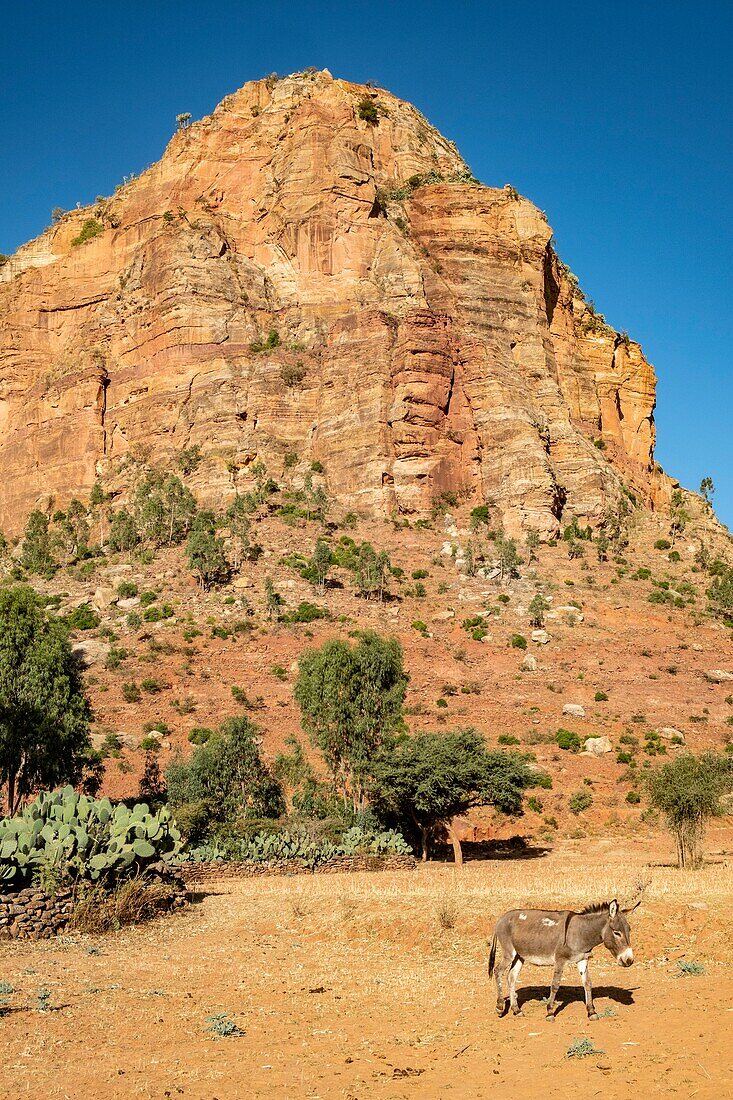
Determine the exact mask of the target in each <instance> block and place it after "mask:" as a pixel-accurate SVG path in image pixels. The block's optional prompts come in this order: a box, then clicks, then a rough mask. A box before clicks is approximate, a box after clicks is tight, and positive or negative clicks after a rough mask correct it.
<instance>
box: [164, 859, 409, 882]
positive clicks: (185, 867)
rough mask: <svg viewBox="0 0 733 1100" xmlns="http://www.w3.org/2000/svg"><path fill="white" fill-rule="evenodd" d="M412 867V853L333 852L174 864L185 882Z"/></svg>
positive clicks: (405, 869)
mask: <svg viewBox="0 0 733 1100" xmlns="http://www.w3.org/2000/svg"><path fill="white" fill-rule="evenodd" d="M415 867H416V862H415V858H414V856H397V855H395V856H370V855H362V856H334V857H333V859H329V860H326V861H325V862H324V863H320V864H318V866H317V867H313V868H311V867H306V866H305V865H304V864H303V863H301V862H300V861H299V860H296V859H281V860H270V861H266V862H261V861H255V860H232V861H228V860H212V861H211V862H208V863H182V864H181V865H180V867H179V868H177V870H178V873H179V874H180V876H181V878H182V879H183V880H184V881H185V882H187V883H198V882H209V881H212V880H214V879H222V878H254V877H256V876H257V875H303V874H320V875H328V874H339V873H344V872H355V871H412V870H414V868H415Z"/></svg>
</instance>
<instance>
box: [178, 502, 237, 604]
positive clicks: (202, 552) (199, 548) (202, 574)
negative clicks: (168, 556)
mask: <svg viewBox="0 0 733 1100" xmlns="http://www.w3.org/2000/svg"><path fill="white" fill-rule="evenodd" d="M186 554H187V556H188V566H189V569H191V571H192V572H193V573H195V574H196V576H197V577H198V579H199V584H200V585H201V587H202V588H203V589H207V588H210V587H211V586H212V584H216V583H217V582H218V581H223V580H226V578H227V577H228V576H229V573H230V571H231V570H230V567H229V561H228V559H227V555H226V550H225V547H224V541H223V539H220V538H219V536H218V535H217V533H216V518H215V516H214V513H213V512H199V514H198V515H197V516H196V519H195V520H194V521H193V525H192V527H191V531H190V534H189V536H188V541H187V543H186Z"/></svg>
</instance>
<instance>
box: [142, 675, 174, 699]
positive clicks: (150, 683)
mask: <svg viewBox="0 0 733 1100" xmlns="http://www.w3.org/2000/svg"><path fill="white" fill-rule="evenodd" d="M140 687H141V688H142V689H143V691H146V692H147V693H148V695H158V694H159V693H160V692H161V691H163V690H164V688H167V687H169V685H168V684H165V683H163V682H162V681H161V680H157V679H156V678H155V677H154V676H146V677H145V679H144V680H141V681H140Z"/></svg>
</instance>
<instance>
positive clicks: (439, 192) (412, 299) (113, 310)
mask: <svg viewBox="0 0 733 1100" xmlns="http://www.w3.org/2000/svg"><path fill="white" fill-rule="evenodd" d="M364 100H369V101H370V102H371V103H373V104H374V106H375V107H376V108H377V111H378V113H379V120H378V122H377V123H376V124H373V123H370V122H368V121H366V120H365V119H363V118H362V117H360V105H361V104H362V102H363V101H364ZM89 219H93V220H91V221H89ZM86 221H89V224H88V226H87V229H86V230H85V232H84V233H81V231H82V226H83V225H84V223H85V222H86ZM80 233H81V236H82V238H86V237H88V239H82V240H81V241H80V240H79V237H80ZM551 236H552V231H551V229H550V227H549V225H548V224H547V221H546V219H545V216H544V215H543V214H542V213H541V211H539V210H538V209H537V208H536V207H534V206H533V205H532V203H530V202H528V201H527V200H526V199H523V198H521V197H519V196H518V195H517V194H516V192H514V191H513V189H511V188H501V189H497V188H493V187H484V186H481V185H479V184H477V183H476V182H475V181H473V180H472V179H471V176H470V173H469V172H468V171H467V169H466V166H465V164H464V162H463V161H462V159H461V157H460V155H459V154H458V152H457V151H456V149H455V147H454V146H453V145H452V144H451V143H450V142H448V141H446V140H445V139H444V138H443V137H441V136H440V134H438V133H437V132H436V131H435V130H434V129H433V128H432V127H431V126H430V125H429V124H428V123H427V122H426V121H425V119H424V118H423V117H422V115H420V113H419V112H418V111H417V110H416V109H415V108H414V107H412V106H410V105H409V104H407V103H404V102H402V101H400V100H398V99H396V98H395V97H394V96H392V95H390V94H389V93H387V92H383V91H374V90H372V89H368V88H366V87H361V86H358V85H352V84H348V83H346V82H344V81H340V80H334V79H333V78H332V77H331V75H330V74H329V73H328V72H321V73H307V74H300V75H295V76H292V77H288V78H287V79H284V80H279V81H275V80H272V79H268V80H261V81H256V82H253V83H250V84H247V85H245V87H244V88H242V89H241V90H240V91H239V92H237V93H236V94H234V95H232V96H229V97H227V98H226V99H225V100H224V101H223V102H222V103H221V104H220V106H219V107H218V108H217V109H216V110H215V111H214V113H213V114H212V115H211V116H210V117H208V118H204V119H203V120H202V121H201V122H198V123H196V124H194V125H192V126H190V127H187V128H186V129H183V130H181V131H180V132H179V133H177V134H176V135H175V136H174V137H173V139H172V140H171V142H170V144H169V146H168V148H167V150H166V152H165V154H164V156H163V158H162V159H161V160H160V161H159V162H158V163H157V164H155V165H153V166H152V167H151V168H149V169H148V170H147V171H146V172H144V173H143V174H142V175H141V176H140V177H139V178H137V179H134V180H133V181H131V182H128V183H126V184H125V185H124V186H122V187H120V188H118V189H117V191H116V192H115V194H114V195H113V196H112V197H111V198H110V199H108V200H105V201H103V202H102V201H100V202H98V203H97V205H96V207H94V208H88V209H86V210H81V211H73V212H72V213H70V214H67V215H66V216H65V217H63V218H62V219H61V221H60V222H58V223H57V224H56V225H54V226H53V227H52V228H50V229H48V230H47V231H46V232H45V233H43V234H42V235H41V236H40V237H39V238H38V239H37V240H35V241H32V242H31V243H29V244H28V245H25V246H24V247H23V248H21V249H20V250H19V251H18V252H17V253H16V255H15V256H13V257H11V258H10V260H9V261H8V262H7V263H6V264H5V265H4V267H2V268H0V473H2V477H0V526H2V527H3V528H4V529H5V530H6V532H7V533H14V532H17V531H18V530H19V529H20V528H21V527H22V525H23V522H24V520H25V517H26V515H27V513H28V512H29V510H31V509H32V508H34V507H41V508H45V507H48V506H49V504H50V501H51V500H52V499H54V500H55V502H56V504H57V506H61V505H62V504H63V503H64V502H65V501H68V499H69V498H70V497H72V496H75V495H76V496H80V497H83V496H85V495H86V494H88V492H89V490H90V488H91V486H92V485H93V483H94V481H95V479H96V478H97V477H101V478H102V480H103V483H104V485H105V488H106V489H109V490H112V491H113V492H116V493H120V494H122V495H124V492H125V491H126V490H127V488H128V487H129V485H130V484H131V482H133V481H134V478H135V476H136V471H137V469H138V468H139V466H140V465H141V464H144V463H146V462H147V463H156V464H159V465H161V466H166V465H167V464H170V463H171V462H173V460H174V458H175V455H176V453H177V452H178V451H180V450H181V449H182V448H185V447H189V446H191V445H193V444H198V445H199V446H200V447H201V451H202V454H203V461H202V462H201V464H200V465H199V467H198V468H197V470H196V473H195V474H194V475H193V477H192V478H191V482H190V483H191V486H192V488H193V489H194V490H195V491H196V493H197V495H198V496H199V497H200V499H201V500H202V501H203V502H204V503H209V504H221V502H222V498H226V497H228V496H231V495H232V493H233V491H234V488H235V486H238V485H239V484H240V483H241V484H242V485H244V484H245V483H246V481H247V468H248V467H251V466H252V465H253V464H254V463H255V462H256V461H258V460H263V461H264V462H265V463H266V464H267V466H268V468H269V469H270V470H271V471H272V472H273V473H274V474H275V475H279V474H280V473H281V472H282V469H283V458H284V455H285V454H286V453H287V452H292V451H297V453H298V454H299V455H300V456H301V458H302V460H303V462H312V461H314V460H319V461H320V462H322V463H323V465H324V468H325V471H326V478H327V484H328V490H329V493H330V495H331V496H332V497H333V498H335V499H336V500H337V501H338V503H339V505H341V506H343V507H344V508H348V509H350V510H362V511H365V512H369V513H372V514H388V513H390V512H393V511H401V512H405V513H410V512H421V511H424V510H426V509H428V508H429V507H430V505H431V503H432V501H433V500H434V499H435V497H436V496H438V495H440V494H441V493H445V492H451V493H456V494H460V495H461V496H463V497H464V498H465V499H469V500H473V501H475V502H476V503H481V502H483V501H485V500H489V501H491V502H495V505H496V509H497V511H498V512H499V513H500V514H501V517H502V518H503V521H504V523H505V526H506V528H507V530H508V531H509V533H514V534H517V533H519V532H520V531H521V530H522V529H527V528H534V529H536V530H538V531H539V532H540V533H541V534H543V535H552V534H554V533H556V531H557V529H558V525H559V523H560V521H561V520H565V521H567V519H568V518H569V517H571V516H577V517H579V518H580V519H582V520H590V521H591V522H592V521H595V520H598V519H599V518H601V517H602V515H603V514H604V513H605V512H606V511H607V510H608V509H610V508H613V507H614V505H615V503H616V501H617V500H618V498H619V495H620V492H621V487H622V483H625V484H626V485H627V486H630V487H631V488H632V489H633V491H634V492H635V493H636V494H637V496H638V497H639V498H640V499H641V500H642V501H644V502H646V503H652V502H653V501H655V500H661V499H664V497H665V496H666V495H667V494H668V492H669V486H670V484H671V483H670V482H668V480H667V479H666V478H665V477H664V476H663V475H662V474H661V473H660V472H659V471H658V469H657V467H656V466H655V464H654V462H653V449H654V419H653V411H654V403H655V376H654V372H653V370H652V368H651V366H650V365H649V364H648V363H647V362H646V360H645V359H644V356H643V355H642V352H641V349H640V348H639V346H638V344H635V343H633V342H631V341H629V340H628V338H627V337H621V336H619V335H618V334H617V333H615V332H614V331H613V330H612V329H610V328H609V327H608V326H606V325H605V324H604V323H603V322H602V321H600V320H599V319H598V318H597V317H596V316H595V315H594V314H593V312H592V310H591V309H590V307H589V306H588V305H587V304H586V302H585V300H584V298H583V296H582V294H581V293H580V291H579V290H578V289H577V283H576V282H575V280H574V277H572V275H571V274H570V273H569V272H568V270H567V269H566V268H565V267H564V265H563V264H562V263H561V262H560V261H559V259H558V258H557V256H556V255H555V253H554V251H553V249H552V247H551V244H550V241H551ZM75 241H77V243H74V242H75ZM271 333H272V334H273V335H272V336H271V338H270V340H269V345H270V346H269V347H268V346H266V345H267V344H268V336H269V335H270V334H271ZM263 345H265V346H264V347H263ZM596 442H597V443H599V445H600V446H602V448H603V449H599V446H594V443H596ZM303 469H305V467H303ZM296 474H297V470H296ZM9 475H12V476H9Z"/></svg>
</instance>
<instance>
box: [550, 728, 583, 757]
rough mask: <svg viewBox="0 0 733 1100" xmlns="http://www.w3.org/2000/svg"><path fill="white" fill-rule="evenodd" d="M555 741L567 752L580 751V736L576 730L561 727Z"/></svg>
mask: <svg viewBox="0 0 733 1100" xmlns="http://www.w3.org/2000/svg"><path fill="white" fill-rule="evenodd" d="M555 742H556V744H557V745H558V746H559V747H560V748H561V749H564V750H565V751H566V752H580V738H579V737H578V735H577V733H576V732H575V730H565V729H559V730H558V731H557V733H556V734H555Z"/></svg>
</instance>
